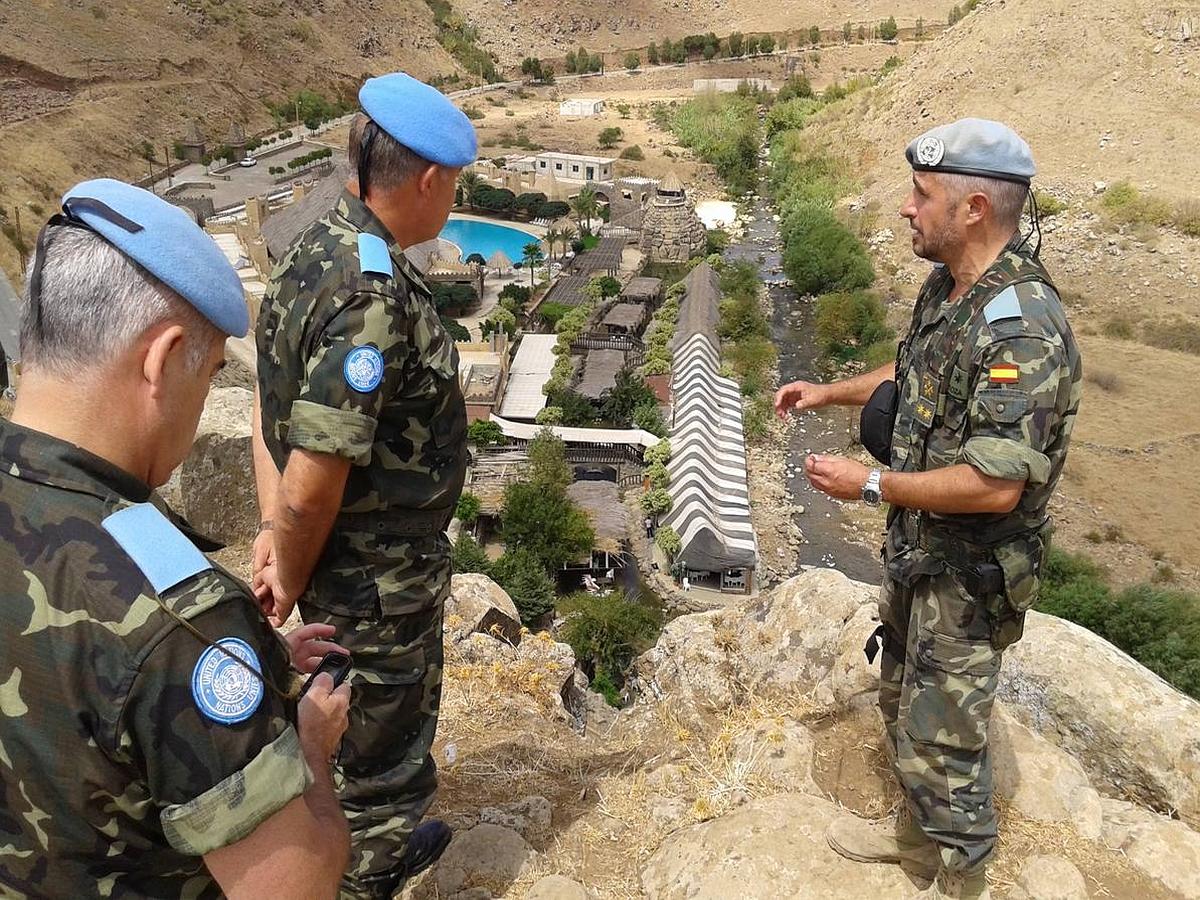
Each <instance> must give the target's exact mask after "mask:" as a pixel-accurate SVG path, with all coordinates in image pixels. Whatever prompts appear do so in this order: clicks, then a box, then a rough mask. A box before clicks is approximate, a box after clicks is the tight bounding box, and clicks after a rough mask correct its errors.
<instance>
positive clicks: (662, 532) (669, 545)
mask: <svg viewBox="0 0 1200 900" xmlns="http://www.w3.org/2000/svg"><path fill="white" fill-rule="evenodd" d="M654 543H656V544H658V549H659V550H661V551H662V552H663V554H664V555H665V556H666V557H667V559H668V560H672V561H673V560H674V559H675V557H676V555H677V554H678V553H679V551H680V550H682V549H683V541H682V540H681V539H680V537H679V533H678V532H677V531H676V530H675V529H674V528H672V527H671V526H670V525H662V526H660V527H659V529H658V531H656V532H655V533H654Z"/></svg>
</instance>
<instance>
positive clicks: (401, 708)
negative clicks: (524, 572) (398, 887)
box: [300, 596, 445, 898]
mask: <svg viewBox="0 0 1200 900" xmlns="http://www.w3.org/2000/svg"><path fill="white" fill-rule="evenodd" d="M444 603H445V597H444V596H442V597H438V598H436V599H434V600H431V601H430V602H429V603H428V604H427V605H426V606H425V607H424V608H421V609H419V610H416V611H412V612H405V613H403V614H389V615H385V614H383V613H381V612H379V610H378V608H377V609H376V611H375V612H374V613H373V614H369V615H363V616H356V617H355V616H344V615H337V614H334V613H331V612H329V611H327V610H324V609H320V608H318V607H316V606H313V605H312V604H311V603H305V602H304V601H303V600H302V601H301V603H300V611H301V614H302V615H303V617H304V621H305V622H328V623H330V624H331V625H333V626H334V627H335V628H336V629H337V635H336V637H335V640H337V641H338V642H339V643H340V644H341V645H342V646H344V647H345V648H346V649H348V650H349V651H350V653H351V655H352V657H353V659H354V669H353V672H352V673H351V685H352V686H353V693H352V695H351V700H350V725H349V728H348V729H347V731H346V735H345V737H344V738H343V740H342V748H341V753H340V755H339V757H338V765H337V769H336V771H335V773H334V783H335V785H336V787H337V789H338V797H339V799H340V800H341V803H342V809H343V810H344V811H345V813H346V818H347V819H348V820H349V823H350V832H351V857H350V866H349V868H348V869H347V871H346V875H345V877H344V878H343V879H342V891H341V894H340V896H341V897H344V898H350V897H372V896H375V894H374V893H372V889H371V887H370V886H369V882H370V881H371V880H372V879H373V878H374V877H375V876H381V875H386V873H389V872H391V871H392V870H394V869H395V868H396V866H397V864H398V862H399V859H400V857H401V856H402V855H403V853H404V848H405V844H406V843H407V841H408V836H409V834H411V833H412V830H413V829H414V828H415V827H416V826H417V824H418V823H419V822H420V821H421V817H422V816H424V815H425V813H426V811H427V810H428V809H429V807H430V805H431V804H432V803H433V796H434V792H435V791H436V789H437V765H436V763H434V760H433V756H432V754H431V750H432V748H433V738H434V733H435V732H436V730H437V720H438V707H439V704H440V702H441V696H442V659H443V650H442V611H443V607H444Z"/></svg>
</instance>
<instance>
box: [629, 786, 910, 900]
mask: <svg viewBox="0 0 1200 900" xmlns="http://www.w3.org/2000/svg"><path fill="white" fill-rule="evenodd" d="M841 814H842V813H841V811H840V810H839V809H838V807H836V806H835V805H834V804H832V803H830V802H829V801H828V800H824V799H822V798H820V797H815V796H811V795H808V794H779V795H777V796H774V797H768V798H766V799H763V800H755V801H752V802H750V803H748V804H747V805H745V806H743V807H742V808H740V809H738V810H737V811H735V812H731V813H728V814H726V815H724V816H721V817H720V818H719V819H713V820H712V821H709V822H704V823H702V824H700V825H693V826H691V827H689V828H684V829H681V830H679V831H677V832H675V833H674V834H672V835H671V836H670V837H668V838H667V839H666V840H665V841H664V842H663V845H662V846H661V847H660V848H659V850H658V852H657V853H655V854H654V856H653V857H651V859H650V863H649V865H648V866H647V867H646V869H645V870H643V872H642V888H643V890H644V891H645V892H646V895H647V897H648V898H649V900H684V898H687V900H728V898H730V897H738V898H740V900H776V898H779V897H788V898H793V900H818V898H820V900H861V898H863V897H907V896H909V895H911V894H912V893H914V886H913V882H912V881H910V880H909V878H908V876H907V875H905V874H904V872H903V871H902V870H901V869H900V868H899V867H898V866H864V865H862V864H860V863H856V862H852V861H850V860H848V859H845V858H843V857H841V856H839V855H838V854H837V853H835V852H834V851H833V850H832V849H830V847H829V845H828V844H827V843H826V841H825V829H826V828H828V827H829V823H830V822H832V821H833V820H834V818H836V817H837V816H838V815H841Z"/></svg>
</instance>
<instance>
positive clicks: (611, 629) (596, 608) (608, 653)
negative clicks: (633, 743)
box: [558, 591, 662, 702]
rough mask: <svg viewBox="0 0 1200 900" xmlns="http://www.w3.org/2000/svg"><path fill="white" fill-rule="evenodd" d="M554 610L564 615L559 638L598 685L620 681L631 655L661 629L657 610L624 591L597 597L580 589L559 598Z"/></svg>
mask: <svg viewBox="0 0 1200 900" xmlns="http://www.w3.org/2000/svg"><path fill="white" fill-rule="evenodd" d="M558 612H559V613H560V614H562V616H563V617H564V618H565V619H566V621H565V622H564V624H563V627H562V635H563V638H564V639H565V640H566V642H567V643H568V644H570V645H571V649H572V650H574V651H575V657H576V659H578V660H579V661H580V663H581V664H582V665H583V666H584V668H585V669H591V670H592V673H593V677H594V679H595V681H599V682H600V684H601V685H604V684H609V685H613V686H615V685H616V684H621V683H624V675H625V670H626V669H627V668H628V667H629V664H630V663H631V662H632V661H633V658H634V657H635V656H636V655H637V654H638V653H640V652H642V651H643V650H645V649H647V648H648V647H649V645H650V643H651V642H652V641H653V640H654V638H655V637H656V636H657V635H658V632H659V631H660V630H661V629H662V615H661V613H659V612H657V611H656V610H654V609H652V608H650V607H648V606H646V605H645V604H642V603H638V602H636V601H635V600H634V599H633V598H631V597H628V596H626V595H624V594H618V595H616V596H607V597H598V596H596V595H594V594H589V593H587V592H586V591H581V592H579V593H576V594H571V595H570V596H569V597H566V598H565V599H563V600H562V601H560V602H559V604H558ZM595 681H593V687H595ZM612 693H614V694H615V693H616V691H615V689H614V690H612ZM610 702H611V701H610Z"/></svg>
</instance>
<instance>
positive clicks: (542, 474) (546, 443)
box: [527, 428, 571, 491]
mask: <svg viewBox="0 0 1200 900" xmlns="http://www.w3.org/2000/svg"><path fill="white" fill-rule="evenodd" d="M527 452H528V454H529V479H530V481H533V482H535V483H536V484H539V485H541V486H542V487H544V488H546V490H549V491H565V490H566V489H567V485H569V484H570V483H571V468H570V467H569V466H568V465H567V445H566V444H565V443H563V441H562V439H561V438H558V437H556V436H555V435H554V432H552V431H550V430H548V429H545V428H543V429H542V430H541V431H539V432H538V433H537V435H536V436H535V437H534V439H533V440H532V441H530V442H529V447H528V448H527Z"/></svg>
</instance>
